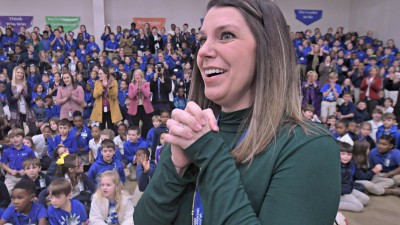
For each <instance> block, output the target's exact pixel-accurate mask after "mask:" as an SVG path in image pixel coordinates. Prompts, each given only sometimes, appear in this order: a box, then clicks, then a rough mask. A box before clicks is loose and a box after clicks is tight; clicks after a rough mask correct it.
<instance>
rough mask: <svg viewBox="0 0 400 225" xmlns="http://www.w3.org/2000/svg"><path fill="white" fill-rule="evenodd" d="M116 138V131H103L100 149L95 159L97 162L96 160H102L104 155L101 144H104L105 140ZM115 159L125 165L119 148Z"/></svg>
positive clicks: (116, 149)
mask: <svg viewBox="0 0 400 225" xmlns="http://www.w3.org/2000/svg"><path fill="white" fill-rule="evenodd" d="M114 137H115V134H114V131H112V130H110V129H104V130H102V131H101V132H100V147H99V148H98V150H97V153H96V157H95V158H94V159H95V161H96V160H101V159H102V155H101V142H102V141H103V140H106V139H110V140H113V139H114ZM93 153H94V152H93ZM114 158H115V159H116V160H118V161H120V162H122V163H124V162H123V161H122V154H121V152H120V151H118V148H117V147H115V156H114Z"/></svg>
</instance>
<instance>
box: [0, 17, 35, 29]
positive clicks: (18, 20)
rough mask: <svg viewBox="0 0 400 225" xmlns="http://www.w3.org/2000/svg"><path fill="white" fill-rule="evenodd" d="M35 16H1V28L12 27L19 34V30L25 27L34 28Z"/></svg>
mask: <svg viewBox="0 0 400 225" xmlns="http://www.w3.org/2000/svg"><path fill="white" fill-rule="evenodd" d="M32 21H33V16H0V27H7V26H8V25H12V26H13V27H14V30H15V31H17V32H19V28H20V27H22V26H25V28H29V27H31V26H32Z"/></svg>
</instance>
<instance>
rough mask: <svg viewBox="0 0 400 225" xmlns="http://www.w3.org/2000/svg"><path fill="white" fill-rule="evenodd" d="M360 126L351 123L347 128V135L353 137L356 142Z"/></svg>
mask: <svg viewBox="0 0 400 225" xmlns="http://www.w3.org/2000/svg"><path fill="white" fill-rule="evenodd" d="M357 132H358V124H357V123H356V122H354V121H349V123H348V126H347V133H348V134H349V136H350V137H351V139H352V140H353V141H356V140H357V138H358V134H357Z"/></svg>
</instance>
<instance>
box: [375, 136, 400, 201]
mask: <svg viewBox="0 0 400 225" xmlns="http://www.w3.org/2000/svg"><path fill="white" fill-rule="evenodd" d="M394 143H395V141H394V138H393V137H392V136H390V135H387V134H384V135H382V136H381V137H380V138H379V140H378V148H374V149H372V150H371V152H370V153H369V159H370V166H371V167H374V166H375V165H378V164H380V165H382V171H381V173H380V174H379V176H380V177H382V178H390V179H392V180H393V181H394V184H395V186H399V185H400V150H398V149H396V148H394ZM387 191H388V192H391V191H392V192H396V193H391V194H395V195H397V196H400V189H399V188H395V190H393V189H385V192H387Z"/></svg>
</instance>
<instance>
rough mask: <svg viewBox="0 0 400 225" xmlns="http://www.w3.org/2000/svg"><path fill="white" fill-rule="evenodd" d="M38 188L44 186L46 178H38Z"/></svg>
mask: <svg viewBox="0 0 400 225" xmlns="http://www.w3.org/2000/svg"><path fill="white" fill-rule="evenodd" d="M39 184H40V188H45V187H46V180H45V179H43V178H41V179H40V180H39Z"/></svg>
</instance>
